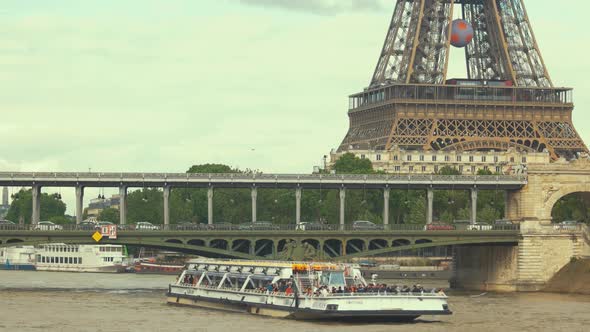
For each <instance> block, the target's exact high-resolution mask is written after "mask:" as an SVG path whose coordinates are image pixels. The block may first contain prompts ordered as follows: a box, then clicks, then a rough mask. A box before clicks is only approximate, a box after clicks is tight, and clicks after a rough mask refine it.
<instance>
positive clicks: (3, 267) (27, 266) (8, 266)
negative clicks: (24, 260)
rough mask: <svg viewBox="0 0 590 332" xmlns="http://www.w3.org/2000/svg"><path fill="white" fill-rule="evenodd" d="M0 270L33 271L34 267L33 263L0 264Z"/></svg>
mask: <svg viewBox="0 0 590 332" xmlns="http://www.w3.org/2000/svg"><path fill="white" fill-rule="evenodd" d="M0 270H11V271H35V270H36V269H35V265H33V264H1V265H0Z"/></svg>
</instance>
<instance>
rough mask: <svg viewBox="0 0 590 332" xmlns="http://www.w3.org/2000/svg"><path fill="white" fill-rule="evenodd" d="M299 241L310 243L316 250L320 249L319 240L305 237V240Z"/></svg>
mask: <svg viewBox="0 0 590 332" xmlns="http://www.w3.org/2000/svg"><path fill="white" fill-rule="evenodd" d="M301 243H307V244H309V245H311V246H312V247H313V248H314V249H315V250H317V251H319V250H320V241H319V240H316V239H305V240H303V241H301Z"/></svg>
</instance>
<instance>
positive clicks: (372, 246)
mask: <svg viewBox="0 0 590 332" xmlns="http://www.w3.org/2000/svg"><path fill="white" fill-rule="evenodd" d="M387 247H389V242H388V241H387V240H384V239H373V240H371V241H369V250H377V249H383V248H387Z"/></svg>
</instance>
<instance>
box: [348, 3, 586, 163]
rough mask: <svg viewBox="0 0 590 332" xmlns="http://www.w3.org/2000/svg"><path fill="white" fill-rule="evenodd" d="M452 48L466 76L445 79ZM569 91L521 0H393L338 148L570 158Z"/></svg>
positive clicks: (577, 142)
mask: <svg viewBox="0 0 590 332" xmlns="http://www.w3.org/2000/svg"><path fill="white" fill-rule="evenodd" d="M457 11H460V15H457ZM455 16H462V19H457V20H453V18H454V17H455ZM456 25H457V27H456ZM461 30H464V31H463V36H460V34H461V32H462V31H461ZM461 38H462V39H465V41H464V42H463V43H462V42H461V40H460V39H461ZM453 46H458V47H464V50H465V59H466V68H467V78H464V79H449V78H447V68H448V64H449V54H450V49H451V47H453ZM572 97H573V96H572V89H571V88H561V87H555V86H554V85H553V82H552V81H551V78H550V76H549V72H548V71H547V68H546V66H545V63H544V62H543V58H542V57H541V52H540V50H539V47H538V45H537V42H536V40H535V37H534V34H533V29H532V26H531V23H530V21H529V18H528V16H527V12H526V9H525V6H524V3H523V0H397V2H396V5H395V10H394V12H393V18H392V20H391V25H390V27H389V30H388V32H387V37H386V39H385V44H384V46H383V50H382V51H381V55H380V57H379V61H378V63H377V67H376V69H375V73H374V74H373V77H372V80H371V84H370V86H369V87H368V88H366V89H364V91H363V92H361V93H358V94H354V95H352V96H350V105H349V118H350V129H349V131H348V133H347V135H346V137H345V138H344V140H343V142H342V144H341V145H340V147H339V149H338V151H339V152H346V151H351V152H352V151H354V150H376V151H390V150H391V149H392V148H394V147H398V148H401V149H406V150H434V151H489V150H495V151H507V150H509V149H515V150H517V151H521V152H543V151H547V152H549V154H550V156H551V158H552V159H554V160H555V159H557V158H559V157H563V158H566V159H572V158H576V157H578V156H579V155H580V153H588V148H587V147H586V145H585V144H584V142H583V141H582V139H581V138H580V136H579V135H578V133H577V132H576V130H575V128H574V126H573V123H572V111H573V109H574V104H573V100H572Z"/></svg>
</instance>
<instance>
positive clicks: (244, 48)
mask: <svg viewBox="0 0 590 332" xmlns="http://www.w3.org/2000/svg"><path fill="white" fill-rule="evenodd" d="M567 3H568V5H570V6H571V7H570V8H573V7H574V6H578V7H579V10H562V11H556V10H555V2H554V1H551V0H535V1H528V2H527V4H528V8H527V9H528V13H529V16H530V17H531V19H532V21H533V24H534V28H535V33H536V35H537V40H538V42H539V44H540V46H541V50H542V53H543V56H544V58H545V62H546V63H547V66H548V67H549V71H550V74H551V76H552V79H553V81H554V83H555V84H556V85H561V86H572V87H574V88H575V89H576V94H575V96H576V98H575V101H576V107H577V108H576V111H575V112H574V114H575V115H574V118H575V122H576V127H577V129H578V131H579V132H580V134H581V135H582V137H583V138H584V139H585V141H586V142H590V121H589V120H590V116H589V115H588V111H587V109H588V107H589V106H590V95H588V94H586V93H585V91H587V90H588V88H589V85H590V84H589V82H588V80H587V78H586V75H588V74H587V73H589V72H590V71H589V69H590V62H588V61H586V58H587V54H588V46H587V45H588V42H589V41H590V37H588V35H587V34H586V33H585V31H586V25H587V23H586V21H587V18H586V17H585V16H584V13H585V12H587V10H588V9H590V5H588V4H587V2H586V1H582V0H567ZM393 5H394V0H296V1H295V0H2V2H1V3H0V107H1V109H2V117H1V118H0V135H1V137H2V142H3V144H1V145H0V171H38V170H39V171H41V170H43V171H87V170H88V169H89V168H91V169H92V170H93V171H105V172H106V171H166V172H177V171H178V172H183V171H185V170H186V169H187V168H188V167H189V166H190V165H192V164H199V163H206V162H218V163H225V164H229V165H232V166H238V167H240V168H252V169H260V170H262V171H264V172H282V173H287V172H310V171H311V170H312V167H313V166H314V165H318V164H320V162H321V157H322V156H323V155H324V154H327V153H328V152H329V151H330V149H331V148H334V147H336V146H337V145H338V144H339V143H340V141H341V139H342V138H343V136H344V134H345V133H346V130H347V125H348V120H347V116H346V112H347V106H348V101H347V95H348V94H351V93H355V92H358V91H360V90H362V88H363V87H365V86H366V85H367V84H368V81H369V79H370V77H371V74H372V71H373V69H374V66H375V63H376V60H377V56H378V54H379V52H380V49H381V46H382V43H383V39H384V37H385V32H386V29H387V27H388V24H389V20H390V16H391V12H392V9H393ZM462 61H463V58H462V53H461V52H460V51H459V52H457V51H455V52H453V57H452V68H451V71H450V73H449V75H450V76H464V75H465V74H464V69H463V67H462ZM62 195H64V196H65V197H67V198H68V200H70V198H69V197H70V194H69V193H65V192H64V193H62Z"/></svg>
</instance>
